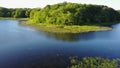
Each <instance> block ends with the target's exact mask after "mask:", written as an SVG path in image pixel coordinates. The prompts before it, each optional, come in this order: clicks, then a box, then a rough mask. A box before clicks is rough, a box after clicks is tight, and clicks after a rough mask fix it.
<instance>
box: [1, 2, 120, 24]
mask: <svg viewBox="0 0 120 68" xmlns="http://www.w3.org/2000/svg"><path fill="white" fill-rule="evenodd" d="M0 17H14V18H26V17H29V18H30V22H32V23H33V24H34V23H48V24H58V25H59V24H63V25H86V24H90V25H92V24H109V23H111V22H118V21H120V13H119V12H118V11H116V10H114V9H112V8H110V7H107V6H104V5H91V4H78V3H67V2H63V3H58V4H54V5H47V6H46V7H44V8H42V9H40V8H36V9H29V8H18V9H7V8H2V7H1V8H0Z"/></svg>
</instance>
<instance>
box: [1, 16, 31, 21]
mask: <svg viewBox="0 0 120 68" xmlns="http://www.w3.org/2000/svg"><path fill="white" fill-rule="evenodd" d="M28 19H29V18H12V17H0V20H23V21H27V20H28Z"/></svg>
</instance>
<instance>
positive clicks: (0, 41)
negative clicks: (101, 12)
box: [0, 20, 120, 68]
mask: <svg viewBox="0 0 120 68" xmlns="http://www.w3.org/2000/svg"><path fill="white" fill-rule="evenodd" d="M20 23H21V22H20V21H17V20H0V68H66V67H67V66H68V65H69V59H68V58H69V57H70V56H78V57H79V58H82V57H85V56H88V57H96V56H100V57H103V58H110V59H112V58H120V53H119V52H120V24H117V25H114V26H113V27H114V29H113V30H112V31H101V32H89V33H81V34H53V33H44V32H40V31H37V30H35V29H32V28H29V27H25V26H21V25H19V24H20Z"/></svg>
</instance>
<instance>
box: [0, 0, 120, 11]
mask: <svg viewBox="0 0 120 68" xmlns="http://www.w3.org/2000/svg"><path fill="white" fill-rule="evenodd" d="M61 2H73V3H82V4H97V5H107V6H109V7H112V8H114V9H116V10H118V9H120V0H0V6H1V7H6V8H39V7H41V8H43V7H44V6H46V5H52V4H56V3H61Z"/></svg>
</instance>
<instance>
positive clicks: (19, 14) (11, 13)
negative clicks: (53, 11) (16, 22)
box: [0, 7, 40, 18]
mask: <svg viewBox="0 0 120 68" xmlns="http://www.w3.org/2000/svg"><path fill="white" fill-rule="evenodd" d="M38 10H40V8H33V9H31V8H4V7H0V17H13V18H29V17H30V13H31V12H32V13H33V12H34V11H38ZM31 15H32V14H31Z"/></svg>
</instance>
